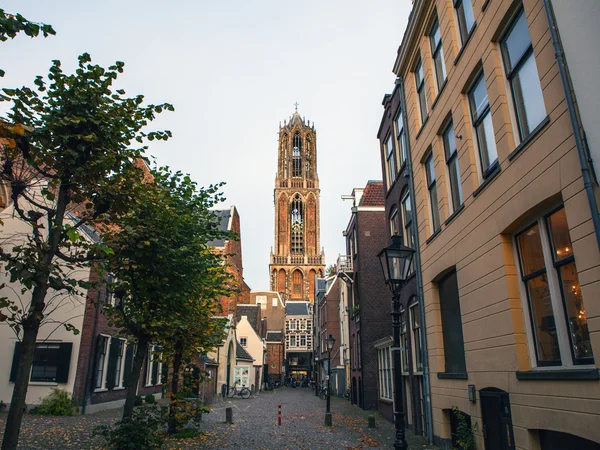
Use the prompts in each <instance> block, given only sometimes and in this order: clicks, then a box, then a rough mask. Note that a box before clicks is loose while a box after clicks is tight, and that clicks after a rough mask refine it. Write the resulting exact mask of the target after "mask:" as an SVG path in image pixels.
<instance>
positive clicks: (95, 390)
mask: <svg viewBox="0 0 600 450" xmlns="http://www.w3.org/2000/svg"><path fill="white" fill-rule="evenodd" d="M96 392H108V389H106V388H100V389H94V393H96Z"/></svg>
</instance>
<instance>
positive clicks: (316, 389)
mask: <svg viewBox="0 0 600 450" xmlns="http://www.w3.org/2000/svg"><path fill="white" fill-rule="evenodd" d="M318 380H319V357H318V356H317V352H316V351H315V379H314V380H313V381H314V385H315V397H318V396H319V382H318Z"/></svg>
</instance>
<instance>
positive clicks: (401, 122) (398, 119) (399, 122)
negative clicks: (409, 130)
mask: <svg viewBox="0 0 600 450" xmlns="http://www.w3.org/2000/svg"><path fill="white" fill-rule="evenodd" d="M403 129H404V120H403V118H402V111H399V112H398V115H397V116H396V130H397V134H400V133H401V132H402V130H403Z"/></svg>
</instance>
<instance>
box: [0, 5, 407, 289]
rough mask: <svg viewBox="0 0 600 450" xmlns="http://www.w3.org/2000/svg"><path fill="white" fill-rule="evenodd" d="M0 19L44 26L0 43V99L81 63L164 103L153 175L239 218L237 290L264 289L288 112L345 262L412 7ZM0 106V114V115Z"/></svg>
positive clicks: (166, 8) (335, 249)
mask: <svg viewBox="0 0 600 450" xmlns="http://www.w3.org/2000/svg"><path fill="white" fill-rule="evenodd" d="M2 3H3V5H2V8H3V9H4V10H5V11H6V12H10V13H16V12H19V13H21V14H22V15H23V16H25V17H26V18H27V19H29V20H32V21H36V22H43V23H49V24H51V25H52V26H53V27H54V29H55V30H56V32H57V35H56V36H51V37H49V38H46V39H44V38H36V39H31V38H28V37H27V36H25V35H19V36H17V38H15V39H14V40H10V41H8V42H6V43H0V61H1V67H2V69H4V70H5V71H6V75H5V77H4V78H0V87H20V86H23V85H27V86H33V80H34V78H35V76H36V75H46V74H47V73H48V68H49V67H50V65H51V61H52V60H54V59H59V60H61V62H62V66H63V69H64V70H65V72H71V71H72V70H74V68H75V67H76V63H77V56H78V55H79V54H81V53H84V52H88V53H90V54H91V56H92V60H93V62H94V63H97V64H100V65H102V66H104V67H107V66H109V65H111V64H112V63H114V62H115V61H123V62H125V73H124V74H123V75H121V76H120V78H119V80H117V83H116V85H117V87H119V88H123V89H125V90H126V92H127V94H128V95H131V96H134V95H137V94H143V95H144V96H145V98H146V100H147V101H148V102H152V103H162V102H168V103H171V104H173V105H174V107H175V112H168V113H164V114H162V115H160V116H159V118H158V120H155V121H154V122H152V123H151V126H150V127H149V129H148V131H150V130H152V129H157V130H159V129H168V130H171V132H172V133H173V138H172V139H170V140H169V141H167V142H151V143H150V148H149V154H151V155H153V156H154V157H156V160H157V162H158V163H159V164H160V165H168V166H170V167H171V168H173V169H176V170H182V171H184V172H186V173H189V174H190V175H191V177H192V179H194V180H195V181H197V182H198V183H199V184H200V185H201V186H208V185H209V184H212V183H218V182H221V181H225V182H226V183H227V184H226V185H225V186H224V188H223V192H224V193H225V196H226V202H225V203H223V204H222V208H221V209H225V208H228V207H229V206H231V205H235V206H236V208H237V209H238V211H239V214H240V223H241V240H242V256H243V264H244V278H245V280H246V282H247V284H248V285H249V286H250V288H251V289H253V290H265V289H268V288H269V273H268V267H269V254H270V251H271V248H272V246H273V240H274V237H273V227H274V205H273V189H274V182H275V174H276V167H277V166H276V165H277V139H278V131H279V123H280V122H282V123H283V121H284V119H289V117H290V116H291V115H292V114H293V112H294V103H295V102H298V104H299V106H298V112H299V114H300V115H301V116H304V117H305V118H306V119H307V120H310V121H311V123H313V122H314V123H315V128H316V131H317V171H318V175H319V180H320V187H321V245H322V246H323V247H324V250H325V258H326V265H327V266H328V265H330V264H333V263H335V262H336V260H337V257H338V254H340V253H344V252H345V243H344V237H343V236H342V231H343V230H345V228H346V225H347V223H348V220H349V219H350V214H351V211H350V208H351V206H352V205H351V203H350V202H349V201H343V200H342V199H341V196H342V195H349V194H351V193H352V189H353V188H359V187H364V186H365V185H366V183H367V181H368V180H381V179H382V174H381V163H380V159H379V143H378V140H377V131H378V128H379V123H380V121H381V117H382V114H383V107H382V106H381V101H382V99H383V96H384V94H386V93H390V92H391V91H392V89H393V87H394V79H395V76H394V74H393V73H392V66H393V63H394V60H395V57H396V54H397V50H398V46H399V45H400V42H401V40H402V35H403V33H404V29H405V27H406V23H407V20H408V15H409V12H410V9H411V5H412V2H411V0H370V1H364V0H363V1H358V0H304V1H295V2H285V1H276V0H254V1H248V0H246V1H242V0H218V1H215V0H213V1H206V0H194V1H191V0H188V1H183V0H171V1H168V2H166V1H164V0H161V1H159V0H144V1H141V0H139V1H138V0H120V1H116V0H103V1H81V0H56V1H52V2H49V1H48V0H26V1H24V0H4V1H3V2H2ZM5 112H6V106H5V105H4V106H2V105H0V115H4V114H3V113H5Z"/></svg>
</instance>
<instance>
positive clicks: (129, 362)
mask: <svg viewBox="0 0 600 450" xmlns="http://www.w3.org/2000/svg"><path fill="white" fill-rule="evenodd" d="M133 348H134V345H133V344H130V345H128V346H127V350H126V351H125V367H124V368H123V370H124V373H123V386H125V387H127V385H128V384H129V379H130V378H131V367H132V366H133Z"/></svg>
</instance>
